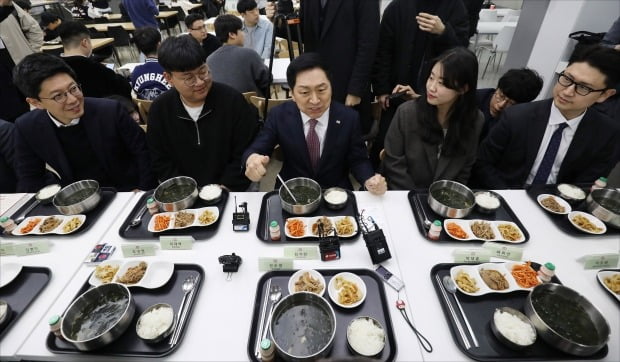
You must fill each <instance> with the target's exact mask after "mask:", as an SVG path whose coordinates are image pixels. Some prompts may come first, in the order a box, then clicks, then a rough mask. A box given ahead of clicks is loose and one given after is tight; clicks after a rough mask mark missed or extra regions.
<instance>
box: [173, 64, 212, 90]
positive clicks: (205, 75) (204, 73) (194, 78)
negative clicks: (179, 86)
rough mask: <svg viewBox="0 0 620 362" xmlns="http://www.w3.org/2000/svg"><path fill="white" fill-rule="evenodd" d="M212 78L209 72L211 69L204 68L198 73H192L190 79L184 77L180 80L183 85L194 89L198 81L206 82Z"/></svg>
mask: <svg viewBox="0 0 620 362" xmlns="http://www.w3.org/2000/svg"><path fill="white" fill-rule="evenodd" d="M210 76H211V72H210V71H209V68H207V67H206V66H204V68H201V69H200V70H199V71H198V72H196V73H192V74H191V75H189V76H188V77H183V78H181V77H179V78H180V79H181V80H182V81H183V84H185V85H186V86H188V87H193V86H195V85H196V83H198V79H200V80H202V81H205V80H207V79H209V77H210Z"/></svg>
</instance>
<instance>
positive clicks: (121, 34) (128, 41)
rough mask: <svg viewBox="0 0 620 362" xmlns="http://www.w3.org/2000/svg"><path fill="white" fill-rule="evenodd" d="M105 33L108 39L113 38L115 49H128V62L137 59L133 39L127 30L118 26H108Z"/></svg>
mask: <svg viewBox="0 0 620 362" xmlns="http://www.w3.org/2000/svg"><path fill="white" fill-rule="evenodd" d="M107 33H108V36H109V37H110V38H114V47H115V48H117V49H118V48H125V47H126V48H129V53H130V61H133V60H136V59H138V55H137V52H136V50H135V48H134V46H133V39H132V38H131V35H130V34H129V32H128V31H127V30H125V29H124V28H123V27H122V26H120V25H118V26H108V31H107ZM125 63H126V62H125Z"/></svg>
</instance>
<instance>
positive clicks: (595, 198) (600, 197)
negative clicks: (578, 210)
mask: <svg viewBox="0 0 620 362" xmlns="http://www.w3.org/2000/svg"><path fill="white" fill-rule="evenodd" d="M586 207H587V208H588V211H589V212H590V213H591V214H592V215H594V216H596V217H598V218H599V219H601V220H603V222H605V223H607V224H609V225H610V226H612V227H614V228H616V229H620V191H618V190H614V189H597V190H593V191H592V192H591V193H590V195H588V198H586Z"/></svg>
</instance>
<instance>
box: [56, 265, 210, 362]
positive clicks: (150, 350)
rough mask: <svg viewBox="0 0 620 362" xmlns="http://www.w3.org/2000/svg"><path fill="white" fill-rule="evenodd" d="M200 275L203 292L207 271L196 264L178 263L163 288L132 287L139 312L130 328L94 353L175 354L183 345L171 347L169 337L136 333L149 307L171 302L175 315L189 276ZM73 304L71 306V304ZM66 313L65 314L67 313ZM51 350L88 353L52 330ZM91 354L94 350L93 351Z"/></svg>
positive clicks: (197, 289)
mask: <svg viewBox="0 0 620 362" xmlns="http://www.w3.org/2000/svg"><path fill="white" fill-rule="evenodd" d="M197 276H198V277H199V282H198V284H197V285H196V291H195V293H196V294H198V293H200V288H201V286H202V283H203V281H204V279H205V278H204V270H203V269H202V267H201V266H200V265H196V264H174V272H173V273H172V275H171V276H170V278H169V280H168V281H167V282H166V283H165V284H164V285H162V286H161V287H159V288H155V289H146V288H131V295H132V297H133V300H134V303H135V313H134V316H133V319H132V321H131V322H130V324H129V327H128V328H127V330H126V331H125V332H124V333H123V334H122V335H121V336H120V337H118V339H116V340H114V341H113V342H112V343H110V344H108V345H106V346H104V347H101V348H99V349H96V350H94V351H92V353H94V354H97V355H104V356H126V357H163V356H166V355H169V354H170V353H172V352H173V351H174V350H175V349H176V348H177V347H178V346H179V344H180V342H179V343H177V344H175V345H174V346H171V345H170V344H169V343H168V342H169V338H166V339H164V340H162V341H160V342H158V343H147V342H145V341H144V340H142V339H140V338H139V337H138V334H137V333H136V323H137V321H138V318H139V317H140V315H141V314H142V312H144V311H145V310H146V309H147V308H148V307H150V306H152V305H154V304H157V303H167V304H170V305H171V306H172V308H173V310H174V313H175V318H176V314H177V313H178V311H179V307H180V305H181V300H182V299H183V290H182V284H183V282H184V281H185V279H187V278H188V277H197ZM89 280H90V279H89ZM89 280H86V281H85V283H84V284H83V285H82V287H81V288H80V290H78V292H77V294H76V298H77V297H78V296H80V295H81V294H82V293H84V292H86V291H87V290H88V289H90V288H91V285H90V283H89ZM195 301H196V298H193V299H191V304H190V305H189V307H188V309H187V321H186V323H185V325H184V326H183V329H181V331H180V337H179V341H181V340H182V339H183V335H184V334H185V331H186V330H187V326H188V324H189V323H190V319H191V315H192V312H193V310H194V307H195V304H196V303H195ZM67 307H69V305H67ZM63 314H64V313H63ZM46 346H47V349H48V350H49V351H50V352H52V353H70V354H80V353H84V352H81V351H80V350H78V349H77V347H76V346H75V345H73V344H71V343H69V342H67V341H64V340H61V339H59V338H56V336H55V335H54V334H53V333H51V332H50V333H49V334H48V336H47V340H46ZM89 353H91V352H89Z"/></svg>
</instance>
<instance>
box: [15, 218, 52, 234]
mask: <svg viewBox="0 0 620 362" xmlns="http://www.w3.org/2000/svg"><path fill="white" fill-rule="evenodd" d="M37 219H38V220H39V221H38V222H37V224H36V225H35V226H34V227H33V228H32V230H31V231H29V232H27V233H24V232H22V229H23V228H25V227H26V225H28V223H29V222H30V221H33V220H37ZM43 219H45V216H29V217H27V218H25V219H24V220H23V221H22V222H21V223H19V225H17V227H16V228H15V229H13V231H12V234H13V235H16V236H21V235H29V234H38V232H37V231H38V230H39V225H40V224H41V222H43Z"/></svg>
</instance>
